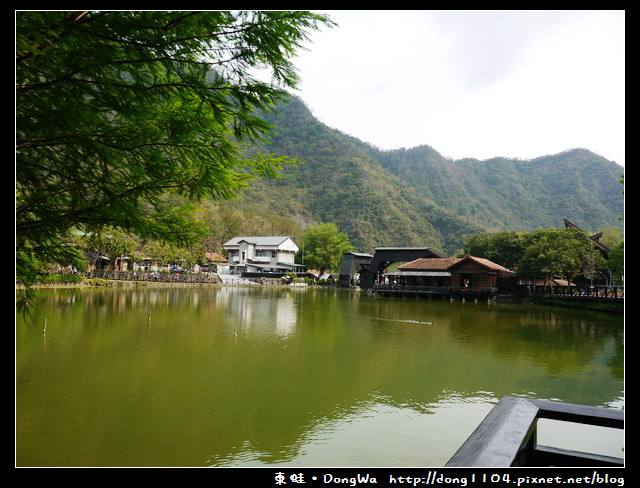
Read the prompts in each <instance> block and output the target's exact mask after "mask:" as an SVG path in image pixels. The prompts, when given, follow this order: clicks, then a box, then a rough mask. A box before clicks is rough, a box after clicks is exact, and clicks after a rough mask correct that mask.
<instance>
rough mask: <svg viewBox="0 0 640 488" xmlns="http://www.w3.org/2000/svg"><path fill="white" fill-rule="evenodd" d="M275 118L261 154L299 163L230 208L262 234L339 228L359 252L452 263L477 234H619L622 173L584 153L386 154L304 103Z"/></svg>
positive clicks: (294, 101)
mask: <svg viewBox="0 0 640 488" xmlns="http://www.w3.org/2000/svg"><path fill="white" fill-rule="evenodd" d="M278 112H279V115H278V116H275V115H273V114H271V115H267V116H265V117H267V118H268V120H269V121H270V122H271V123H273V124H274V125H276V127H277V134H275V135H274V136H273V137H272V140H271V143H270V144H269V145H268V146H265V147H264V148H262V150H264V151H267V152H270V153H274V154H276V155H286V156H289V157H293V158H298V159H300V160H301V162H302V164H300V165H298V166H295V167H288V168H286V169H285V171H284V173H283V175H284V177H283V178H281V179H279V180H275V181H259V182H256V183H254V184H253V189H252V191H249V192H247V193H246V194H245V195H244V196H243V197H242V198H241V199H240V200H239V201H236V202H232V203H231V205H232V206H233V208H234V209H235V211H242V212H249V213H251V214H252V215H258V216H261V217H260V218H261V219H262V220H263V222H264V225H265V226H267V227H265V229H264V230H263V232H266V233H272V232H269V230H271V229H269V226H272V223H270V222H273V219H279V221H280V223H282V222H283V221H288V222H292V221H295V222H296V225H298V226H299V228H300V229H303V228H304V227H305V226H306V225H315V224H319V223H329V222H332V223H335V224H336V225H337V226H338V229H339V230H340V231H341V232H344V233H346V234H348V236H349V238H350V240H351V243H352V244H353V245H354V247H355V248H356V249H357V250H358V251H363V252H365V251H366V252H371V251H373V249H374V248H375V247H378V246H428V247H431V248H432V249H434V250H437V251H440V252H442V253H444V254H446V255H452V254H453V253H455V252H456V251H457V250H459V249H460V248H461V245H462V242H463V241H464V239H466V238H467V237H468V236H469V235H471V234H473V233H475V232H478V231H488V232H493V231H498V230H517V231H529V230H533V229H538V228H552V227H562V226H563V219H564V218H566V219H568V220H570V221H571V222H573V223H574V224H576V225H577V226H578V227H581V228H583V229H584V230H586V231H589V232H591V231H593V232H595V231H596V230H597V229H602V228H611V227H618V228H621V227H622V221H621V220H620V218H621V217H622V215H623V187H622V185H621V184H620V177H621V174H622V172H623V168H622V167H620V166H619V165H617V164H615V163H614V162H611V161H608V160H606V159H604V158H602V157H600V156H598V155H596V154H594V153H591V152H590V151H588V150H586V149H573V150H569V151H566V152H563V153H561V154H556V155H549V156H542V157H539V158H536V159H533V160H517V159H516V160H514V159H505V158H494V159H489V160H484V161H479V160H476V159H463V160H455V161H454V160H450V159H446V158H444V157H443V156H441V155H440V154H439V153H438V152H437V151H436V150H434V149H433V148H431V147H429V146H426V145H424V146H419V147H416V148H412V149H399V150H393V151H382V150H379V149H377V148H376V147H375V146H374V145H372V144H375V141H371V143H372V144H369V143H365V142H363V141H360V140H358V139H356V138H353V137H351V136H349V135H346V134H344V133H342V132H340V131H338V130H335V129H331V128H329V127H327V126H325V125H324V124H322V123H321V122H319V121H318V120H317V119H316V118H315V117H314V116H313V115H312V114H311V112H310V111H309V110H308V108H307V107H306V106H305V105H304V103H303V102H302V101H301V100H300V99H298V98H294V99H292V100H291V101H290V102H289V103H286V104H283V105H281V106H280V107H278ZM428 137H429V135H428V134H425V140H428ZM293 233H294V234H295V232H293ZM294 237H295V235H294Z"/></svg>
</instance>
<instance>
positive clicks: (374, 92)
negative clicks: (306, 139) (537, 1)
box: [295, 10, 625, 165]
mask: <svg viewBox="0 0 640 488" xmlns="http://www.w3.org/2000/svg"><path fill="white" fill-rule="evenodd" d="M328 14H329V16H330V17H331V18H332V19H333V20H334V21H336V22H337V23H338V24H339V26H338V27H336V28H334V29H323V30H322V31H321V32H316V33H313V34H312V36H311V40H312V43H311V44H310V46H309V48H310V51H308V52H302V53H301V54H300V56H299V57H298V58H297V59H296V60H295V64H296V66H297V67H298V69H299V71H300V76H301V78H302V83H301V86H300V91H299V93H298V95H299V96H300V98H301V99H302V100H303V101H304V102H305V103H306V104H307V105H308V106H309V108H310V109H311V110H312V112H313V113H314V115H315V116H316V117H318V119H320V120H321V121H322V122H324V123H325V124H327V125H329V126H331V127H334V128H336V129H339V130H341V131H343V132H345V133H348V134H351V135H353V136H355V137H358V138H359V139H362V140H364V141H366V142H369V143H371V144H374V145H376V146H378V147H380V148H383V149H396V148H400V147H407V148H408V147H414V146H417V145H420V144H428V145H430V146H432V147H433V148H434V149H436V150H437V151H438V152H440V153H441V154H443V155H444V156H446V157H451V158H454V159H459V158H463V157H475V158H478V159H486V158H491V157H496V156H505V157H519V158H521V159H530V158H534V157H538V156H543V155H546V154H555V153H557V152H561V151H564V150H567V149H572V148H574V147H584V148H587V149H589V150H592V151H594V152H596V153H598V154H600V155H601V156H603V157H605V158H607V159H611V160H614V161H616V162H617V163H618V164H621V165H624V154H625V153H624V149H625V148H624V142H625V139H624V132H625V130H624V128H625V125H624V119H625V112H624V101H625V94H624V88H625V84H624V75H625V73H624V71H625V70H624V68H625V63H624V59H625V53H624V51H625V42H624V38H625V32H624V30H625V13H624V11H426V10H417V11H406V10H398V11H393V10H391V11H387V10H381V11H366V10H365V11H331V12H328Z"/></svg>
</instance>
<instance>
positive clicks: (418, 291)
mask: <svg viewBox="0 0 640 488" xmlns="http://www.w3.org/2000/svg"><path fill="white" fill-rule="evenodd" d="M513 276H514V273H513V271H511V270H509V269H507V268H505V267H503V266H500V265H499V264H496V263H494V262H492V261H489V260H488V259H484V258H479V257H476V256H466V257H464V258H438V257H434V258H419V259H416V260H414V261H411V262H409V263H406V264H402V265H400V266H398V271H392V272H388V273H385V274H384V281H383V283H378V284H376V285H375V286H374V291H375V292H376V293H378V294H381V295H394V296H411V295H413V296H443V297H450V298H457V297H461V298H462V297H469V298H476V299H477V298H492V297H495V296H496V295H498V293H499V291H500V288H501V283H502V281H503V280H504V279H509V278H512V277H513Z"/></svg>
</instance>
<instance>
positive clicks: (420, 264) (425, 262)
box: [398, 256, 512, 273]
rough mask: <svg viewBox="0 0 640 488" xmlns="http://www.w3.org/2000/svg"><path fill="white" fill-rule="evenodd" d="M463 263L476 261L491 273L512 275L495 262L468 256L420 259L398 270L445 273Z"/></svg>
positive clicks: (401, 266) (402, 265) (399, 267)
mask: <svg viewBox="0 0 640 488" xmlns="http://www.w3.org/2000/svg"><path fill="white" fill-rule="evenodd" d="M462 261H474V262H475V263H477V264H479V265H480V266H482V267H484V268H487V269H488V270H490V271H497V272H500V273H512V271H511V270H509V269H507V268H505V267H504V266H500V265H499V264H496V263H494V262H493V261H489V260H488V259H485V258H478V257H476V256H467V257H465V258H419V259H416V260H414V261H411V262H410V263H405V264H401V265H400V266H398V269H399V270H402V271H427V270H428V271H445V270H450V268H453V267H455V266H456V265H458V264H459V263H461V262H462Z"/></svg>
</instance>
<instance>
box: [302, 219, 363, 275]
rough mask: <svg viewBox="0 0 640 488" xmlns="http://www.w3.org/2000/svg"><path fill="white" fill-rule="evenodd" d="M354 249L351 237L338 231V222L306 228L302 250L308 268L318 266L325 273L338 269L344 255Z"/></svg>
mask: <svg viewBox="0 0 640 488" xmlns="http://www.w3.org/2000/svg"><path fill="white" fill-rule="evenodd" d="M352 250H353V246H351V244H350V243H349V237H348V236H347V234H345V233H343V232H338V227H337V226H336V224H320V225H316V226H313V227H309V228H307V230H305V232H304V234H303V236H302V246H301V250H300V252H301V253H302V258H303V259H304V264H305V265H306V266H307V268H317V269H318V270H319V271H320V274H324V272H325V271H337V270H338V269H339V268H340V264H341V263H342V255H343V254H344V253H346V252H349V251H352Z"/></svg>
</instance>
